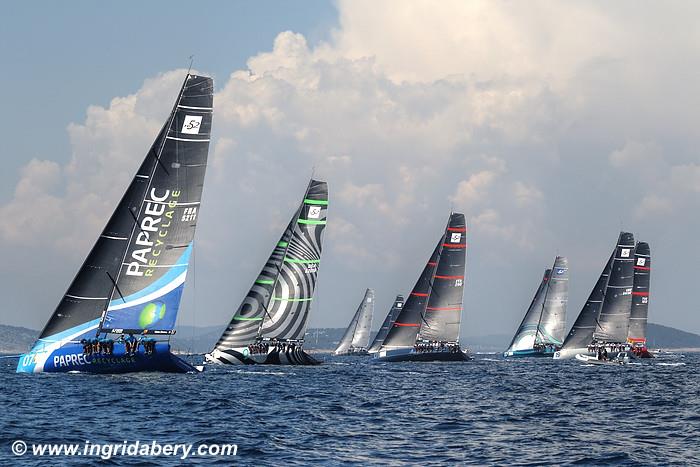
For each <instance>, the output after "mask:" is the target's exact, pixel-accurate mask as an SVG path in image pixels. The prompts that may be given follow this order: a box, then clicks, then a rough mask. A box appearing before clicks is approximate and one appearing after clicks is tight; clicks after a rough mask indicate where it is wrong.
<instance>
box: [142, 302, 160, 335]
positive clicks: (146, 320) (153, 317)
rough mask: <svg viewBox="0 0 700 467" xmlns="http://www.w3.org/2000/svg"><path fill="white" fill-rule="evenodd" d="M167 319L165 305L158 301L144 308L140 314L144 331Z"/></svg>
mask: <svg viewBox="0 0 700 467" xmlns="http://www.w3.org/2000/svg"><path fill="white" fill-rule="evenodd" d="M164 317H165V303H164V302H162V301H160V300H158V301H155V302H151V303H149V304H147V305H146V306H144V307H143V309H142V310H141V313H139V326H140V327H141V328H143V329H146V328H149V327H152V326H153V325H154V324H156V323H157V322H158V321H160V320H161V319H163V318H164Z"/></svg>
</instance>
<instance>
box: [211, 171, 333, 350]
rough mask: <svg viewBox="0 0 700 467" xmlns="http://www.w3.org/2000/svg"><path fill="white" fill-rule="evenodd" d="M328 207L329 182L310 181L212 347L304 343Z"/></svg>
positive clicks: (219, 348) (217, 348)
mask: <svg viewBox="0 0 700 467" xmlns="http://www.w3.org/2000/svg"><path fill="white" fill-rule="evenodd" d="M327 209H328V185H327V184H326V182H322V181H318V180H311V181H310V182H309V185H308V187H307V189H306V192H305V194H304V197H303V199H302V202H301V204H300V205H299V208H298V209H297V210H296V212H295V213H294V215H293V216H292V219H291V221H290V222H289V224H288V225H287V228H286V229H285V230H284V233H283V234H282V237H281V238H280V240H279V241H278V242H277V244H276V245H275V248H274V250H273V251H272V254H271V255H270V257H269V258H268V260H267V262H266V263H265V266H264V267H263V269H262V271H261V272H260V274H259V275H258V277H257V279H256V280H255V282H254V284H253V286H252V287H251V288H250V290H249V291H248V294H247V295H246V297H245V298H244V299H243V302H242V303H241V305H240V306H239V307H238V309H237V310H236V313H235V314H234V315H233V318H232V319H231V322H230V323H229V325H228V326H227V328H226V330H224V332H223V334H222V335H221V337H220V338H219V341H218V342H217V343H216V346H215V350H218V351H222V352H223V351H227V350H230V349H235V348H239V347H244V346H249V345H250V344H255V343H257V342H261V341H263V340H267V341H269V340H275V341H288V340H290V341H296V342H299V343H301V342H303V339H304V335H305V333H306V325H307V321H308V316H309V311H310V310H311V302H312V300H313V295H314V290H315V288H316V279H317V275H318V267H319V263H320V262H321V245H322V237H323V231H324V229H325V226H326V211H327ZM213 360H215V361H221V360H220V359H213ZM226 363H233V362H230V361H227V362H226Z"/></svg>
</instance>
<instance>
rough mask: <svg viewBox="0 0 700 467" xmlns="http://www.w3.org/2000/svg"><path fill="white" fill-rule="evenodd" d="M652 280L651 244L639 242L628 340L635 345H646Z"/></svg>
mask: <svg viewBox="0 0 700 467" xmlns="http://www.w3.org/2000/svg"><path fill="white" fill-rule="evenodd" d="M650 280H651V249H650V248H649V244H648V243H645V242H638V243H637V246H636V248H635V249H634V281H633V290H632V310H631V312H630V327H629V331H628V333H627V340H628V341H629V342H631V343H634V344H646V341H647V318H648V314H649V286H650Z"/></svg>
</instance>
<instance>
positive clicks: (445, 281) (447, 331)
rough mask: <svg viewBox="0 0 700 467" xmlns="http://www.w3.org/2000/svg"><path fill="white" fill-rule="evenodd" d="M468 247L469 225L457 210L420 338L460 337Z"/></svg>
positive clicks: (454, 339)
mask: <svg viewBox="0 0 700 467" xmlns="http://www.w3.org/2000/svg"><path fill="white" fill-rule="evenodd" d="M466 250H467V225H466V221H465V219H464V214H457V213H453V214H451V215H450V221H449V223H448V225H447V229H446V230H445V234H444V235H443V237H442V245H441V246H440V253H439V255H438V262H437V266H436V270H435V274H434V275H433V278H432V284H431V287H430V291H429V297H428V303H427V305H426V307H425V310H424V312H423V319H422V321H421V327H420V331H419V332H418V339H420V340H426V341H433V342H458V341H459V327H460V324H461V322H462V300H463V297H464V272H465V269H466V259H467V258H466Z"/></svg>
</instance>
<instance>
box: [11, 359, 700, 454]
mask: <svg viewBox="0 0 700 467" xmlns="http://www.w3.org/2000/svg"><path fill="white" fill-rule="evenodd" d="M325 361H326V363H325V364H324V365H322V366H319V367H272V366H267V367H264V366H259V367H224V366H215V367H208V368H207V371H205V372H204V373H203V374H188V375H168V374H157V373H141V374H127V375H115V376H99V375H89V374H53V375H51V374H38V375H26V374H20V375H17V374H15V373H14V364H15V362H14V361H11V360H8V359H3V360H0V371H1V373H2V375H0V400H1V401H2V404H1V407H2V413H0V427H1V428H2V430H0V463H1V464H3V465H8V464H12V465H44V464H49V463H51V464H56V463H68V462H69V461H70V462H83V463H88V464H94V463H96V461H97V460H98V459H97V458H92V459H86V458H82V459H81V458H79V457H74V458H62V459H50V458H46V457H44V458H38V457H32V456H30V455H25V456H22V457H16V456H13V455H12V454H11V452H10V445H11V443H12V442H13V441H15V440H17V439H23V440H25V441H27V442H35V443H39V442H41V443H56V442H75V443H82V442H83V441H85V440H89V441H90V442H92V443H99V442H112V443H121V442H123V441H124V440H127V441H129V442H133V441H136V440H141V441H148V442H150V441H151V440H156V441H158V442H159V443H166V442H177V443H235V444H237V445H238V453H237V456H236V457H235V458H215V457H206V458H190V459H188V460H187V461H186V462H185V463H200V464H202V465H205V464H206V465H208V464H218V465H232V464H234V463H235V464H237V465H308V464H324V465H355V464H356V465H370V464H383V465H386V464H391V465H403V464H406V465H409V464H410V465H455V464H457V465H466V464H469V465H473V464H479V465H485V464H486V465H488V464H500V465H503V464H511V465H513V464H514V465H552V464H562V465H688V464H698V463H700V406H699V405H698V403H699V402H700V376H698V368H700V355H693V354H688V355H687V356H685V357H684V358H680V357H679V358H669V359H666V360H663V361H661V360H655V361H653V362H648V363H647V362H645V363H644V364H642V365H627V366H583V365H581V364H580V363H578V362H576V361H566V362H555V361H552V360H548V359H533V360H524V359H523V360H507V361H506V360H502V359H499V358H496V357H493V356H492V357H488V356H477V358H476V360H475V361H472V362H467V363H443V364H437V363H394V364H381V363H371V362H370V360H369V359H368V358H366V357H345V358H342V357H330V356H325ZM59 461H60V462H59ZM105 463H106V465H154V464H155V465H175V464H178V463H180V461H176V460H173V459H172V458H167V457H160V458H148V459H143V458H134V457H113V458H112V459H110V460H109V461H107V462H105Z"/></svg>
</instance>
